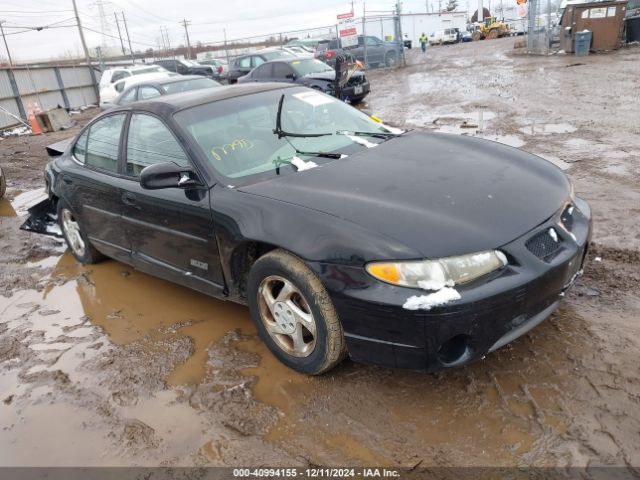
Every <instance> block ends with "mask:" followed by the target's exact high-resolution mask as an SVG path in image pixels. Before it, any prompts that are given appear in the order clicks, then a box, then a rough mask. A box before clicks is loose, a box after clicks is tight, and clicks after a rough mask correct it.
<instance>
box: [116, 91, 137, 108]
mask: <svg viewBox="0 0 640 480" xmlns="http://www.w3.org/2000/svg"><path fill="white" fill-rule="evenodd" d="M136 90H137V88H136V87H134V88H131V89H129V90H127V91H126V92H125V93H123V94H122V97H121V98H120V101H119V102H118V104H119V105H126V104H128V103H131V102H135V101H136Z"/></svg>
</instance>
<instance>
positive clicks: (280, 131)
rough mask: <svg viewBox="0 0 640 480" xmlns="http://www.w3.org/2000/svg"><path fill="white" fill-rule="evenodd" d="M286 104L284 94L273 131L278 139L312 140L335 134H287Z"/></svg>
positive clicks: (279, 104)
mask: <svg viewBox="0 0 640 480" xmlns="http://www.w3.org/2000/svg"><path fill="white" fill-rule="evenodd" d="M283 103H284V93H283V94H282V96H281V97H280V101H279V102H278V114H277V115H276V128H274V129H273V133H274V134H276V135H278V138H282V137H285V138H286V137H298V138H310V137H328V136H329V135H333V133H291V132H285V131H284V130H283V129H282V104H283ZM294 148H295V147H294Z"/></svg>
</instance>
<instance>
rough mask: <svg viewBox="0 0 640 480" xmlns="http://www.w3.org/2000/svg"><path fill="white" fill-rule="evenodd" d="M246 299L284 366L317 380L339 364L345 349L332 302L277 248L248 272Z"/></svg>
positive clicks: (293, 259)
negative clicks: (320, 375) (315, 377)
mask: <svg viewBox="0 0 640 480" xmlns="http://www.w3.org/2000/svg"><path fill="white" fill-rule="evenodd" d="M247 295H248V301H249V311H250V312H251V319H252V320H253V322H254V324H255V325H256V328H257V329H258V334H259V335H260V337H261V338H262V340H263V341H264V343H265V344H266V345H267V347H268V348H269V350H271V352H272V353H273V354H274V355H275V356H276V357H277V358H278V359H279V360H280V361H281V362H282V363H284V364H285V365H286V366H288V367H289V368H291V369H293V370H296V371H298V372H301V373H305V374H308V375H319V374H322V373H325V372H327V371H329V370H331V369H332V368H333V367H335V366H336V365H337V364H338V363H340V361H342V359H343V358H344V356H345V354H346V344H345V340H344V332H343V330H342V325H341V324H340V320H339V319H338V314H337V313H336V310H335V308H334V306H333V302H332V301H331V298H330V297H329V294H328V293H327V291H326V289H325V288H324V286H323V285H322V282H321V281H320V279H319V278H318V277H317V276H316V275H315V273H313V272H312V271H311V270H310V269H309V268H308V267H307V266H306V265H305V263H304V262H303V261H302V260H300V259H299V258H298V257H296V256H295V255H293V254H291V253H289V252H286V251H284V250H280V249H278V250H273V251H271V252H269V253H267V254H266V255H264V256H262V257H260V258H259V259H258V260H257V261H256V262H255V263H254V265H253V267H252V268H251V271H250V272H249V278H248V282H247Z"/></svg>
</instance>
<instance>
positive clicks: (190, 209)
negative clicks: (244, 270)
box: [122, 112, 224, 295]
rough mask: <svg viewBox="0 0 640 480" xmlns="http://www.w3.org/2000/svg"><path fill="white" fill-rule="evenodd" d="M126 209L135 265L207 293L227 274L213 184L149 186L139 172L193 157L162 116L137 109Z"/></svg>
mask: <svg viewBox="0 0 640 480" xmlns="http://www.w3.org/2000/svg"><path fill="white" fill-rule="evenodd" d="M123 150H124V152H125V160H126V161H125V171H124V174H125V176H126V178H127V183H126V185H125V188H124V191H123V195H122V209H123V210H122V212H123V213H122V215H123V222H124V225H125V229H126V230H127V234H128V236H129V237H130V238H131V243H132V257H133V262H134V265H135V267H136V268H138V269H139V270H142V271H145V272H148V273H151V274H152V275H156V276H159V277H161V278H165V279H167V280H171V281H173V282H177V283H181V284H183V285H186V286H189V287H191V288H195V289H197V290H200V291H202V292H205V293H208V294H214V295H216V294H220V293H221V292H222V290H223V284H224V281H223V277H222V271H221V267H220V257H219V255H218V245H217V242H216V240H215V235H214V231H213V221H212V217H211V209H210V206H209V189H208V188H206V187H205V188H202V189H198V190H182V189H178V188H166V189H162V190H145V189H143V188H142V187H141V186H140V183H139V178H140V172H141V171H142V169H143V168H144V167H147V166H149V165H153V164H155V163H163V162H174V163H176V164H178V165H181V166H185V167H187V166H190V165H192V164H191V161H190V160H189V158H188V156H187V154H186V153H185V152H184V150H183V149H182V147H181V146H180V144H179V143H178V141H177V140H176V138H175V137H174V135H173V134H172V132H171V131H170V129H169V128H168V127H167V126H166V125H165V124H164V123H163V122H162V120H160V118H158V117H156V116H153V115H150V114H147V113H141V112H137V113H136V112H134V113H133V114H132V115H131V120H130V123H129V125H128V129H127V133H126V142H125V146H124V147H123Z"/></svg>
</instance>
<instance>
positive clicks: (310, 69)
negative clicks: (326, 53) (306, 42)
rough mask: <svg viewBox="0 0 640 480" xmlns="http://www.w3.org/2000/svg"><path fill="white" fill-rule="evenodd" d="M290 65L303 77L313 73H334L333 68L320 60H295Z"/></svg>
mask: <svg viewBox="0 0 640 480" xmlns="http://www.w3.org/2000/svg"><path fill="white" fill-rule="evenodd" d="M290 65H291V67H293V69H294V70H295V71H296V73H297V74H298V75H300V76H301V77H304V76H305V75H309V74H311V73H322V72H333V68H331V67H330V66H329V65H327V64H326V63H324V62H321V61H320V60H316V59H315V58H308V59H304V60H303V59H301V60H294V61H292V62H291V63H290Z"/></svg>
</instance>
